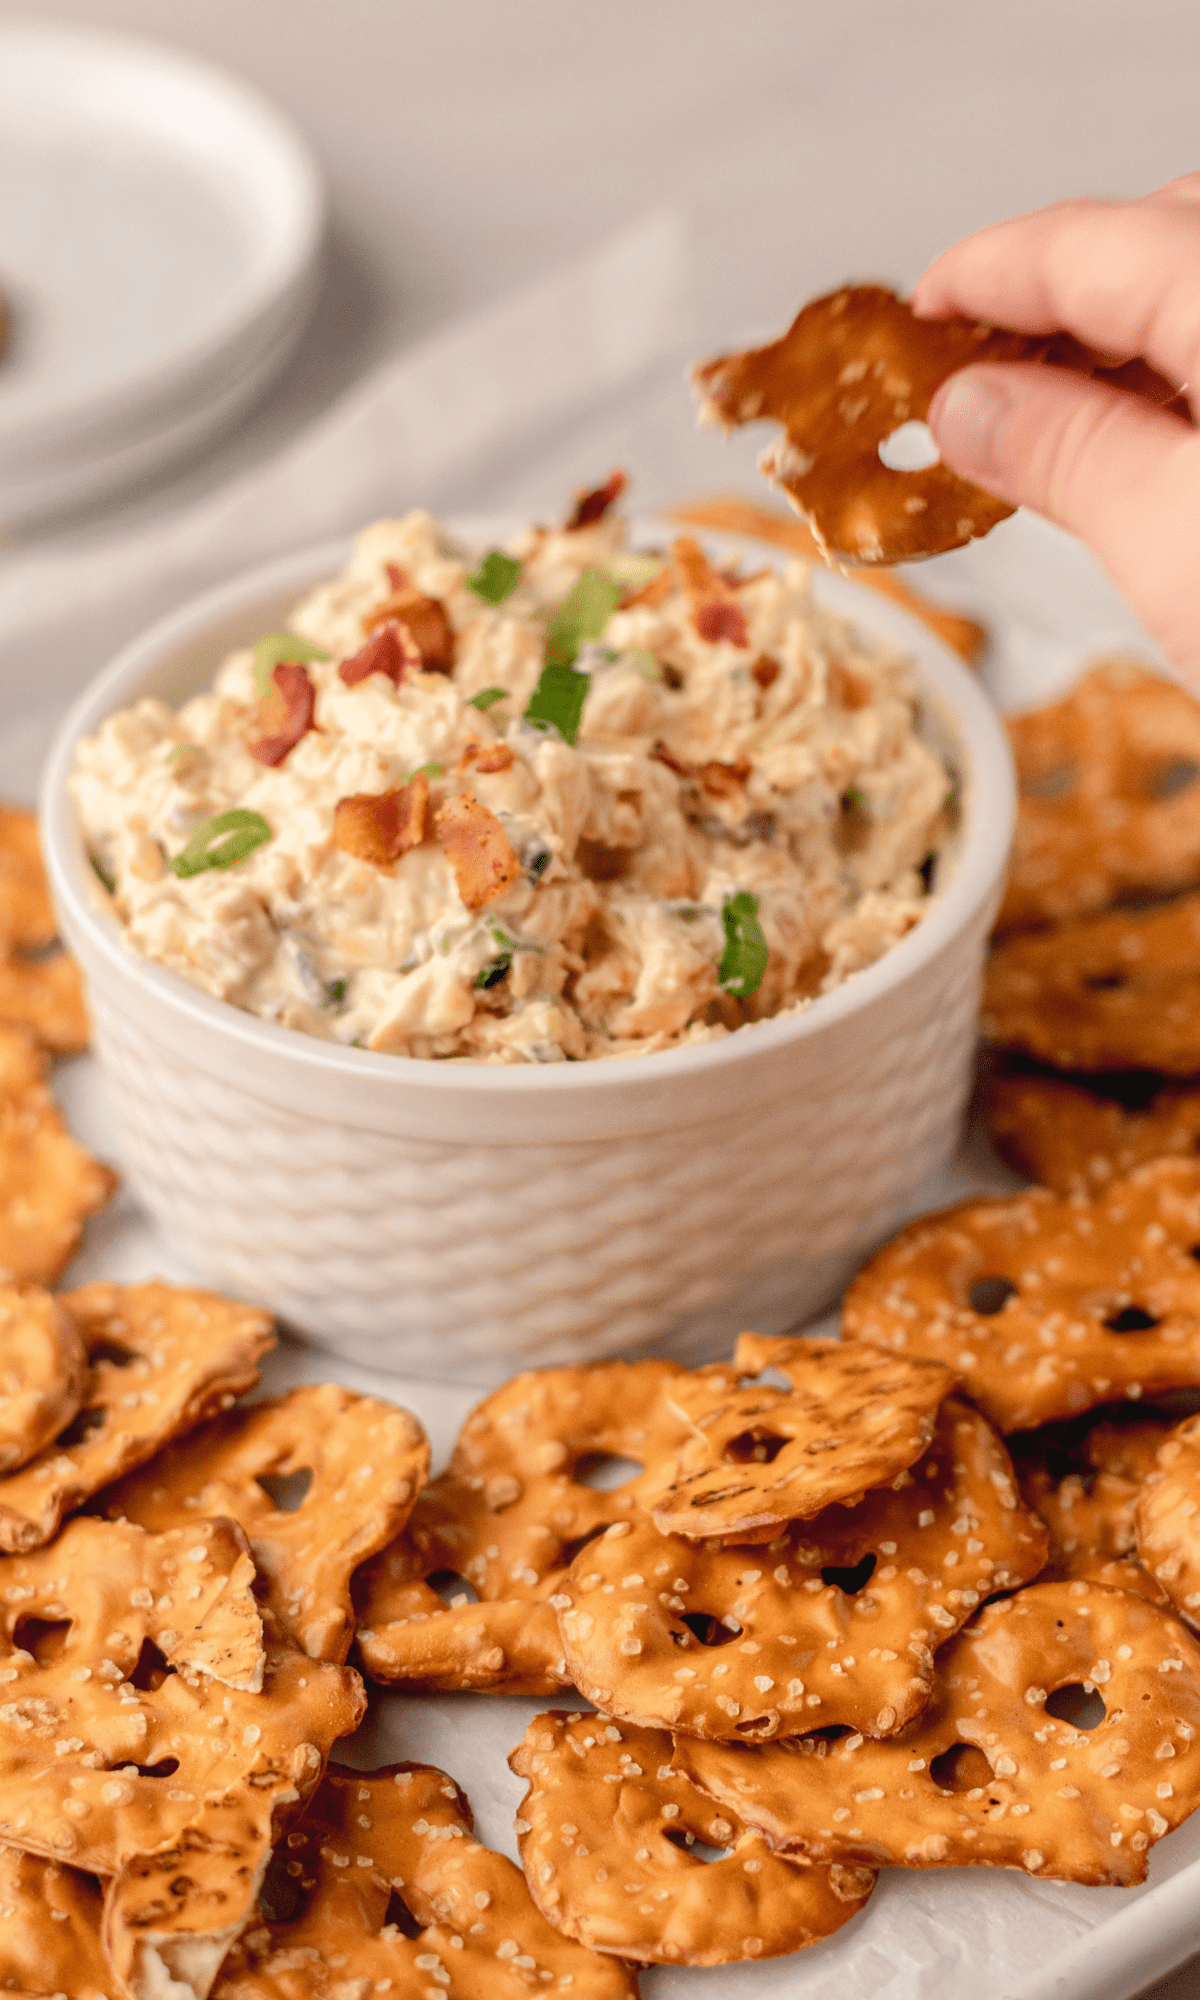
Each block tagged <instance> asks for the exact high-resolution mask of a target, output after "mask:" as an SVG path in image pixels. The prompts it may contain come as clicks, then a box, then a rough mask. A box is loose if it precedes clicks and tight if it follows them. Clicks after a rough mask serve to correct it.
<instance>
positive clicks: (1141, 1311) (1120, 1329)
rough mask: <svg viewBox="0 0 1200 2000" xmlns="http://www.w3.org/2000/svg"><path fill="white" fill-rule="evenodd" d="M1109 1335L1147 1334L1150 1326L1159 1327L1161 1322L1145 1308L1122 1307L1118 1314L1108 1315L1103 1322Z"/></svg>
mask: <svg viewBox="0 0 1200 2000" xmlns="http://www.w3.org/2000/svg"><path fill="white" fill-rule="evenodd" d="M1104 1324H1105V1326H1106V1327H1107V1328H1108V1330H1109V1332H1110V1333H1149V1331H1150V1329H1151V1327H1152V1326H1161V1325H1162V1321H1161V1320H1160V1319H1157V1318H1156V1317H1155V1315H1154V1314H1153V1313H1148V1312H1147V1311H1146V1308H1145V1306H1122V1308H1121V1310H1120V1312H1115V1313H1110V1314H1109V1316H1108V1318H1107V1319H1106V1320H1105V1322H1104Z"/></svg>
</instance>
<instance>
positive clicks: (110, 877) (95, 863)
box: [88, 854, 117, 896]
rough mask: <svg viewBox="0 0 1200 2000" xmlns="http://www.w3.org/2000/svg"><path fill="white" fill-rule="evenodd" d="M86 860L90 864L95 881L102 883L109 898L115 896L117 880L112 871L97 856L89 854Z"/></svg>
mask: <svg viewBox="0 0 1200 2000" xmlns="http://www.w3.org/2000/svg"><path fill="white" fill-rule="evenodd" d="M88 860H89V861H90V862H91V864H92V873H93V874H94V875H95V876H96V878H97V880H98V881H100V882H102V883H103V885H104V887H105V888H106V889H107V890H108V893H109V895H110V896H115V895H116V893H117V878H116V876H115V875H114V874H113V872H112V869H111V868H108V867H106V866H105V864H104V862H103V861H101V859H100V856H99V855H98V854H89V855H88Z"/></svg>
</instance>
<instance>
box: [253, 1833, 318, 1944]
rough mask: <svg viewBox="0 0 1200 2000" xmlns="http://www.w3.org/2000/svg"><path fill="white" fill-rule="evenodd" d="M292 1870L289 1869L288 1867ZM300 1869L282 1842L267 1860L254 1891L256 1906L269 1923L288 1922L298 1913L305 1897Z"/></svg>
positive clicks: (293, 1920)
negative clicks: (256, 1894) (260, 1879)
mask: <svg viewBox="0 0 1200 2000" xmlns="http://www.w3.org/2000/svg"><path fill="white" fill-rule="evenodd" d="M293 1869H294V1870H295V1873H294V1874H293V1873H292V1870H293ZM302 1874H303V1869H302V1867H301V1865H300V1863H299V1862H298V1861H296V1860H295V1859H294V1858H293V1857H292V1856H291V1855H290V1854H289V1853H288V1851H287V1849H286V1847H284V1846H283V1845H282V1844H281V1845H280V1846H279V1847H277V1848H276V1849H275V1852H274V1853H273V1854H272V1856H271V1859H270V1860H269V1861H268V1863H267V1871H266V1874H265V1875H264V1876H263V1879H262V1887H261V1889H260V1890H259V1892H258V1906H259V1908H260V1910H261V1911H262V1913H263V1915H264V1917H265V1918H266V1920H267V1922H268V1923H269V1924H290V1923H294V1922H295V1919H296V1918H297V1917H298V1916H299V1915H300V1912H301V1910H302V1909H303V1908H304V1905H305V1902H306V1901H307V1898H306V1896H305V1892H304V1886H303V1883H302V1882H301V1880H300V1877H301V1875H302Z"/></svg>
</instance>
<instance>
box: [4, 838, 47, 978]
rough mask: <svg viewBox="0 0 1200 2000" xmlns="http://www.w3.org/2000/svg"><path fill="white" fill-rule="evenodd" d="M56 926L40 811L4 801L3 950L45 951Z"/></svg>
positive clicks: (6, 952)
mask: <svg viewBox="0 0 1200 2000" xmlns="http://www.w3.org/2000/svg"><path fill="white" fill-rule="evenodd" d="M56 929H57V926H56V924H55V921H54V908H53V905H52V903H51V901H50V891H49V888H48V886H47V883H46V871H45V869H44V867H43V866H42V850H41V844H40V842H39V840H38V830H37V815H36V814H35V813H32V812H30V810H29V808H28V807H27V806H5V805H0V953H3V954H4V955H8V954H9V953H12V952H16V951H44V950H45V949H46V946H47V945H48V944H53V942H54V937H55V932H56Z"/></svg>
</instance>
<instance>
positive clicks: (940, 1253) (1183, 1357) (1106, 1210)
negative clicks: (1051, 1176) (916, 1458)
mask: <svg viewBox="0 0 1200 2000" xmlns="http://www.w3.org/2000/svg"><path fill="white" fill-rule="evenodd" d="M1197 1246H1200V1163H1198V1162H1196V1161H1194V1160H1152V1161H1151V1162H1150V1163H1149V1164H1148V1165H1147V1166H1144V1167H1138V1168H1137V1169H1136V1171H1135V1172H1134V1173H1132V1174H1129V1175H1128V1176H1127V1177H1126V1178H1125V1179H1124V1180H1121V1181H1116V1182H1114V1183H1113V1184H1112V1185H1111V1186H1110V1187H1109V1188H1108V1189H1107V1190H1106V1191H1105V1192H1104V1193H1103V1194H1101V1195H1098V1196H1097V1197H1096V1198H1095V1200H1093V1201H1086V1200H1083V1199H1082V1198H1080V1197H1078V1196H1073V1197H1070V1198H1068V1199H1065V1200H1064V1199H1062V1198H1060V1197H1059V1196H1058V1195H1054V1194H1051V1193H1050V1192H1049V1191H1048V1190H1047V1189H1045V1188H1033V1189H1031V1190H1030V1191H1029V1192H1028V1193H1026V1194H1018V1195H1012V1196H1009V1197H1007V1198H1006V1199H1001V1200H994V1199H993V1200H986V1199H985V1200H981V1201H966V1202H962V1203H960V1204H959V1205H958V1206H957V1207H956V1208H950V1209H946V1210H945V1211H944V1212H943V1213H942V1214H940V1215H929V1216H924V1217H923V1218H922V1219H921V1220H920V1221H919V1222H913V1223H910V1224H909V1226H908V1228H907V1229H903V1230H901V1232H900V1234H899V1235H898V1236H895V1237H893V1239H892V1241H891V1242H890V1243H887V1244H885V1245H884V1247H883V1249H882V1250H880V1251H878V1252H877V1253H876V1255H875V1256H874V1257H872V1258H871V1260H870V1261H869V1263H867V1264H866V1265H864V1267H863V1269H862V1270H861V1271H860V1272H859V1274H858V1276H857V1277H856V1278H855V1279H854V1281H853V1283H852V1284H851V1286H850V1288H849V1290H848V1291H847V1293H846V1296H845V1299H844V1301H843V1305H842V1337H843V1339H847V1340H866V1341H872V1342H874V1343H875V1344H876V1345H877V1346H880V1347H890V1348H893V1349H895V1350H897V1351H898V1352H901V1353H907V1354H922V1355H927V1356H930V1357H931V1358H933V1359H935V1360H941V1361H945V1362H946V1364H947V1365H948V1366H949V1367H951V1368H953V1369H954V1370H955V1371H956V1373H957V1374H958V1376H959V1379H960V1380H961V1382H962V1383H963V1386H964V1388H965V1389H966V1391H967V1394H968V1395H969V1396H970V1397H971V1398H972V1399H973V1400H974V1401H975V1402H976V1403H978V1404H979V1407H980V1408H981V1409H982V1410H986V1412H987V1414H988V1415H989V1416H990V1417H991V1419H992V1421H993V1423H995V1424H996V1425H997V1426H998V1428H999V1429H1000V1430H1002V1431H1005V1432H1008V1431H1019V1430H1029V1429H1032V1428H1033V1427H1034V1426H1035V1425H1038V1424H1046V1423H1052V1422H1053V1421H1054V1420H1055V1419H1056V1418H1059V1417H1074V1416H1079V1415H1080V1414H1081V1413H1082V1412H1083V1411H1084V1410H1089V1409H1096V1408H1097V1407H1099V1406H1100V1405H1101V1404H1103V1403H1112V1402H1119V1401H1120V1400H1121V1399H1122V1398H1128V1399H1129V1401H1131V1402H1135V1403H1136V1402H1140V1401H1141V1400H1142V1399H1143V1398H1145V1399H1147V1400H1153V1398H1154V1397H1155V1396H1157V1395H1160V1394H1163V1393H1165V1392H1166V1391H1168V1390H1172V1389H1184V1388H1191V1387H1195V1386H1200V1263H1198V1262H1197V1259H1196V1255H1195V1251H1196V1248H1197Z"/></svg>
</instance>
